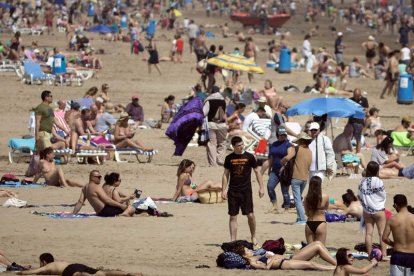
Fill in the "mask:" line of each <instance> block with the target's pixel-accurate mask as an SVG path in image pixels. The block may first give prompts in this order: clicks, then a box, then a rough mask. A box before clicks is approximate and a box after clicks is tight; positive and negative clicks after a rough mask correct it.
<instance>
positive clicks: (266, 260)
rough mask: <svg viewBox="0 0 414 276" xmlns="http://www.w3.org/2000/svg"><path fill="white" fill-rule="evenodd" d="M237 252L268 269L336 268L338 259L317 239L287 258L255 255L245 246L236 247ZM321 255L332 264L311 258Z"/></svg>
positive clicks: (254, 266) (253, 264) (249, 260)
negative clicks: (318, 261) (321, 262)
mask: <svg viewBox="0 0 414 276" xmlns="http://www.w3.org/2000/svg"><path fill="white" fill-rule="evenodd" d="M235 253H237V254H239V255H240V256H242V257H243V258H244V259H246V261H248V262H249V264H250V266H252V267H253V268H255V269H266V270H270V269H272V270H305V269H307V270H325V271H328V270H334V269H335V267H334V266H332V265H336V260H335V259H334V258H333V257H332V256H331V254H330V253H329V251H328V249H326V247H325V246H324V245H323V244H322V243H321V242H320V241H315V242H312V243H310V244H308V245H307V246H306V247H304V248H302V249H301V250H300V251H299V252H298V253H296V254H295V255H293V256H292V258H290V259H289V258H285V257H283V256H282V255H278V254H276V255H273V256H271V255H262V256H253V253H252V250H250V249H247V248H246V247H244V246H239V247H238V248H237V249H236V252H235ZM317 255H319V256H320V257H321V258H322V259H323V260H325V261H326V262H328V263H330V264H332V265H331V266H327V265H322V264H318V263H314V262H310V261H309V260H310V259H312V258H313V257H315V256H317Z"/></svg>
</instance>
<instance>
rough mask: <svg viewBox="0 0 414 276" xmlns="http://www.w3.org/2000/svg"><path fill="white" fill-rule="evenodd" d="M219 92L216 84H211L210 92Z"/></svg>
mask: <svg viewBox="0 0 414 276" xmlns="http://www.w3.org/2000/svg"><path fill="white" fill-rule="evenodd" d="M217 92H220V87H218V86H217V85H213V87H212V88H211V93H217Z"/></svg>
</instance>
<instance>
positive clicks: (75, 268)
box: [17, 253, 142, 276]
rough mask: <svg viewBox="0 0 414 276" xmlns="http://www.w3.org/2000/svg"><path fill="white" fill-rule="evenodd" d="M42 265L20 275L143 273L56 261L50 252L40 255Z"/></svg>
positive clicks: (137, 275) (121, 274)
mask: <svg viewBox="0 0 414 276" xmlns="http://www.w3.org/2000/svg"><path fill="white" fill-rule="evenodd" d="M39 260H40V267H39V268H37V269H30V270H25V271H21V272H19V273H17V274H18V275H63V276H72V275H89V274H97V275H102V276H124V275H136V276H139V275H142V273H134V274H132V273H126V272H123V271H119V270H98V269H95V268H92V267H89V266H87V265H84V264H69V263H68V262H60V261H55V258H54V257H53V255H52V254H50V253H43V254H41V255H40V256H39Z"/></svg>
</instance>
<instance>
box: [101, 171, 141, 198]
mask: <svg viewBox="0 0 414 276" xmlns="http://www.w3.org/2000/svg"><path fill="white" fill-rule="evenodd" d="M104 180H105V183H104V184H103V186H102V188H103V189H104V191H105V193H106V194H107V195H108V196H109V197H110V198H112V199H113V200H115V201H116V202H119V203H125V202H128V201H129V200H131V199H134V198H135V194H131V195H129V196H128V195H124V194H123V193H120V192H119V191H118V189H117V188H118V187H119V185H121V177H120V175H119V173H116V172H113V173H110V174H106V175H105V177H104Z"/></svg>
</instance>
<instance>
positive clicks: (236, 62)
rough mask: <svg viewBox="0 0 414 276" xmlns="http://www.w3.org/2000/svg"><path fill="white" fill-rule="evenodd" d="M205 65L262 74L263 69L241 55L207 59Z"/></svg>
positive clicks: (225, 55)
mask: <svg viewBox="0 0 414 276" xmlns="http://www.w3.org/2000/svg"><path fill="white" fill-rule="evenodd" d="M207 63H208V64H212V65H216V66H218V67H221V68H224V69H229V70H235V71H245V72H249V73H259V74H263V69H262V68H260V66H258V65H257V64H256V63H254V61H253V59H249V58H246V57H244V56H242V55H236V54H223V55H219V56H216V57H212V58H209V59H208V60H207Z"/></svg>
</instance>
